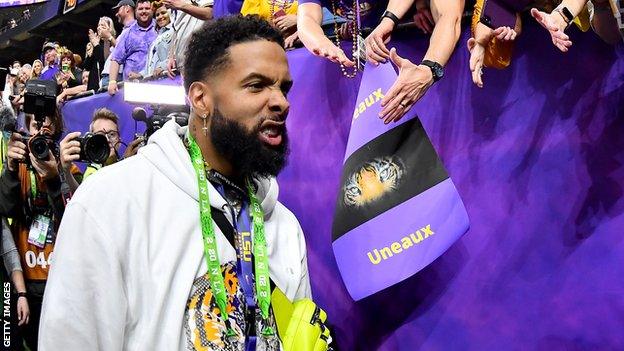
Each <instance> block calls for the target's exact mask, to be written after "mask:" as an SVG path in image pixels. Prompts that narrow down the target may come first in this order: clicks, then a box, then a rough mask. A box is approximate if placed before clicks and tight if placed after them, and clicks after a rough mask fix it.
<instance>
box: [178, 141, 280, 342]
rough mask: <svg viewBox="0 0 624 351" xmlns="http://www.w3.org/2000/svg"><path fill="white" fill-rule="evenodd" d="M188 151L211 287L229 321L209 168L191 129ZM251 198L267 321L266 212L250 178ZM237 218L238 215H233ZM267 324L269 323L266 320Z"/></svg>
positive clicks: (257, 269) (258, 293) (260, 296)
mask: <svg viewBox="0 0 624 351" xmlns="http://www.w3.org/2000/svg"><path fill="white" fill-rule="evenodd" d="M188 144H189V154H190V156H191V163H192V164H193V168H195V173H196V174H197V183H198V184H199V217H200V221H201V227H202V237H203V239H204V252H205V255H206V263H207V266H208V280H209V282H210V288H211V289H212V293H213V295H214V297H215V300H216V302H217V306H218V307H219V312H220V314H221V317H222V318H223V321H224V322H226V325H227V319H228V314H227V293H226V290H225V283H224V281H223V275H222V274H221V263H220V262H219V253H218V250H217V240H216V237H215V232H214V227H213V225H212V215H211V213H210V199H209V197H208V181H207V179H206V169H205V168H204V158H203V156H202V154H201V150H200V149H199V146H198V145H197V142H195V139H194V138H193V136H192V135H191V134H190V133H189V137H188ZM247 188H248V192H249V199H250V202H251V206H250V208H251V215H252V219H253V231H254V240H253V253H254V258H255V276H256V299H257V300H258V306H259V307H260V313H261V314H262V318H263V319H264V320H265V321H267V320H268V318H269V307H270V305H271V299H270V290H271V288H270V285H269V260H268V257H267V248H266V238H265V236H264V214H263V212H262V207H261V206H260V203H259V202H258V198H257V197H256V195H255V194H254V191H253V187H252V186H251V182H250V181H249V180H248V181H247ZM234 220H236V218H234ZM265 324H267V325H268V323H265ZM262 334H263V335H273V334H274V331H273V329H272V328H270V327H266V328H264V330H263V331H262ZM232 335H234V331H233V330H232V329H231V327H228V332H227V336H232Z"/></svg>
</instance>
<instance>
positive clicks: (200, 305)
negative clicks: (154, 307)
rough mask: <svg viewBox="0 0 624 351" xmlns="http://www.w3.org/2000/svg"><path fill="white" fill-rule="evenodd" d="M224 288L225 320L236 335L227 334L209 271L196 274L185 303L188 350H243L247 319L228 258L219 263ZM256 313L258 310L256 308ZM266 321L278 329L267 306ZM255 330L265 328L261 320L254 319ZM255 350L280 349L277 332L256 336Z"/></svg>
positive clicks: (276, 350)
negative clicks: (267, 314)
mask: <svg viewBox="0 0 624 351" xmlns="http://www.w3.org/2000/svg"><path fill="white" fill-rule="evenodd" d="M221 271H222V274H223V280H224V283H225V290H226V291H227V295H228V301H227V314H228V321H229V322H228V323H230V326H231V327H232V329H233V330H234V332H235V334H236V335H235V336H232V337H226V335H225V334H226V329H227V327H226V324H225V321H224V320H223V319H222V318H221V313H220V311H219V307H218V306H217V303H216V300H215V297H214V296H213V295H212V290H211V288H210V281H209V278H208V273H206V274H204V275H203V276H201V277H199V278H197V279H196V280H195V282H194V283H193V288H192V291H191V295H190V297H189V299H188V301H187V304H186V312H185V323H184V330H185V333H186V339H187V345H186V348H187V350H188V351H207V350H210V351H244V350H245V330H247V328H248V326H247V321H246V319H245V314H246V311H247V304H246V303H245V295H244V294H243V291H242V290H241V286H240V285H239V282H238V277H237V275H236V264H235V263H234V262H228V263H226V264H223V265H222V266H221ZM256 313H258V314H259V313H260V311H259V310H257V312H256ZM268 322H269V325H270V326H271V327H272V328H273V329H274V330H277V327H276V324H275V317H274V315H273V310H272V309H270V310H269V320H268ZM256 323H257V325H256V326H255V329H256V330H262V329H263V328H264V323H265V322H264V321H263V320H262V319H259V320H257V321H256ZM256 350H257V351H260V350H262V351H280V350H282V345H281V342H280V340H279V338H278V337H277V336H275V337H271V338H268V339H266V338H262V337H258V340H257V341H256Z"/></svg>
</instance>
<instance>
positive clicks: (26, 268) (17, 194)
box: [0, 111, 80, 350]
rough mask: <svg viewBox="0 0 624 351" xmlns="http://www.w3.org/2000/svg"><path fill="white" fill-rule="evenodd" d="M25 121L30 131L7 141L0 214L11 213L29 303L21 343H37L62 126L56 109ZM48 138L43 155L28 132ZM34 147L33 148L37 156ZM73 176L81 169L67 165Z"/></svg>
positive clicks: (56, 212)
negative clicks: (38, 120) (44, 115)
mask: <svg viewBox="0 0 624 351" xmlns="http://www.w3.org/2000/svg"><path fill="white" fill-rule="evenodd" d="M26 125H27V126H28V130H29V134H30V137H27V136H23V135H22V134H20V133H12V134H11V137H10V140H9V142H8V145H7V164H6V168H5V169H3V172H2V175H1V176H0V216H8V217H12V218H13V223H12V225H11V231H12V233H13V237H14V238H15V243H16V246H17V250H18V253H19V256H20V261H21V264H22V268H23V272H24V277H25V278H26V291H27V293H28V302H29V304H30V322H29V323H28V324H27V325H26V326H24V327H23V329H22V332H23V338H24V342H25V344H26V345H27V346H28V347H29V348H30V349H31V350H36V349H37V334H38V327H39V315H40V313H41V303H42V300H43V292H44V289H45V285H46V281H47V279H48V272H49V269H50V264H51V262H52V252H53V251H54V241H55V237H56V230H57V229H58V225H59V223H60V220H61V216H62V213H63V209H64V206H63V203H62V199H61V182H60V180H59V173H58V166H57V161H56V160H57V159H56V157H55V156H54V152H52V150H53V149H55V148H56V146H55V145H56V142H57V141H58V139H59V137H60V135H61V132H62V129H63V124H62V119H61V117H60V115H59V113H58V111H57V112H56V113H55V114H54V115H53V116H51V117H46V118H45V120H44V121H43V123H41V126H39V125H38V123H37V121H36V120H35V118H34V116H33V115H31V114H26ZM35 136H37V137H39V139H38V140H37V141H38V142H41V141H42V139H43V140H45V142H46V143H47V144H46V145H47V146H48V149H51V150H49V152H48V155H47V157H46V158H44V157H43V154H39V152H36V151H41V144H40V143H39V145H36V146H35V147H34V148H33V145H34V144H35V143H34V142H33V140H35V139H34V138H33V137H35ZM33 152H35V153H36V154H38V156H39V157H40V158H44V159H39V158H37V157H36V156H35V155H34V154H33ZM72 173H73V174H74V178H76V177H78V178H80V176H79V174H80V171H79V169H78V168H77V167H76V166H73V167H72Z"/></svg>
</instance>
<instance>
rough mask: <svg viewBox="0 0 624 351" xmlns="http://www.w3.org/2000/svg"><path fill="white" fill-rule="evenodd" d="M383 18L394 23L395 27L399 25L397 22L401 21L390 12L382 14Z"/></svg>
mask: <svg viewBox="0 0 624 351" xmlns="http://www.w3.org/2000/svg"><path fill="white" fill-rule="evenodd" d="M384 17H386V18H389V19H390V20H391V21H392V22H394V25H395V26H397V25H398V24H399V21H401V19H400V18H399V17H397V15H395V14H394V13H392V12H390V11H386V12H384V13H383V15H382V16H381V18H382V19H383V18H384Z"/></svg>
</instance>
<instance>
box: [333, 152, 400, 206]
mask: <svg viewBox="0 0 624 351" xmlns="http://www.w3.org/2000/svg"><path fill="white" fill-rule="evenodd" d="M403 173H404V167H403V163H402V162H401V160H400V159H399V158H398V157H381V158H375V159H373V160H372V161H368V162H366V163H365V164H363V165H362V166H361V167H360V168H359V169H358V170H357V171H355V172H354V173H353V174H352V175H351V176H350V177H349V178H348V179H347V181H346V183H345V185H344V187H343V192H344V203H345V205H347V206H358V207H359V206H364V205H367V204H369V203H371V202H374V201H376V200H378V199H380V198H381V197H383V196H384V195H385V194H388V193H389V192H391V191H393V190H395V189H396V188H397V187H398V184H399V181H400V179H401V177H402V176H403Z"/></svg>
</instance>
